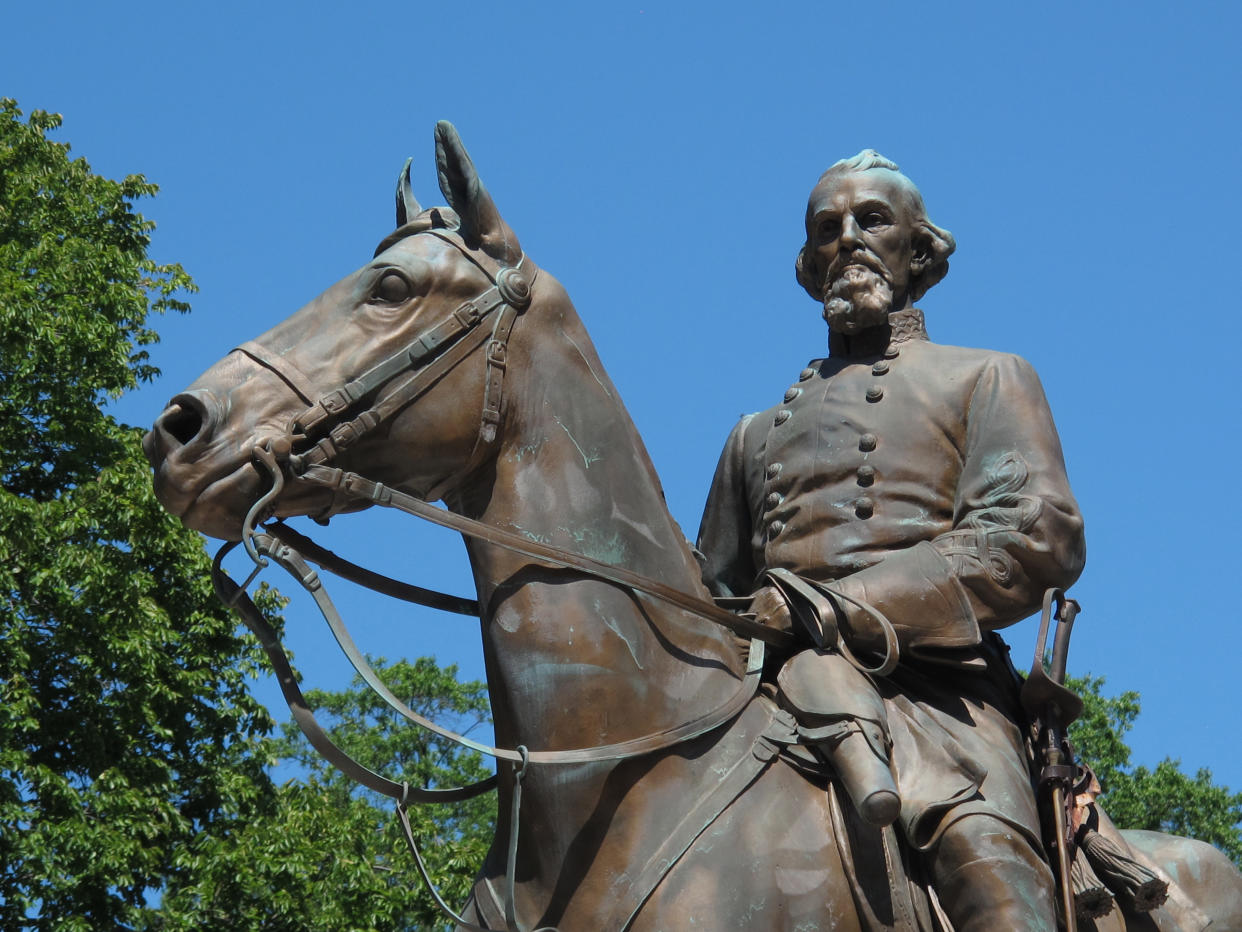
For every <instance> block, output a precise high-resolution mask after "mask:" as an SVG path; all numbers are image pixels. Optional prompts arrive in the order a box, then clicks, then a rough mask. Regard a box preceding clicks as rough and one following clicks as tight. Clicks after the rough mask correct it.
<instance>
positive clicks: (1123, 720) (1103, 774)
mask: <svg viewBox="0 0 1242 932" xmlns="http://www.w3.org/2000/svg"><path fill="white" fill-rule="evenodd" d="M1067 685H1069V686H1070V688H1071V689H1073V690H1074V691H1075V692H1077V693H1078V694H1079V695H1080V696H1082V698H1083V705H1084V708H1083V715H1082V717H1081V718H1080V719H1079V720H1078V721H1077V722H1075V723H1074V724H1073V725H1071V726H1070V740H1071V741H1072V742H1073V743H1074V747H1075V749H1076V751H1077V753H1078V755H1079V757H1081V758H1082V759H1083V760H1084V761H1086V762H1087V763H1088V764H1090V765H1091V768H1092V769H1093V770H1094V771H1095V774H1096V776H1097V777H1099V780H1100V785H1101V786H1102V787H1103V789H1104V794H1103V795H1102V796H1101V797H1100V800H1101V802H1102V803H1103V805H1104V808H1105V810H1106V811H1107V812H1108V815H1109V817H1110V818H1111V819H1112V820H1113V822H1114V823H1116V825H1117V826H1118V827H1120V828H1142V829H1152V830H1154V831H1160V832H1170V833H1172V834H1174V835H1187V836H1189V837H1191V838H1198V839H1201V840H1203V841H1207V842H1211V843H1212V844H1214V845H1216V847H1218V848H1220V849H1221V850H1222V851H1224V852H1225V853H1226V854H1227V855H1229V857H1230V858H1232V859H1233V862H1234V863H1235V864H1238V865H1239V866H1242V793H1234V792H1231V791H1230V790H1229V788H1228V787H1225V786H1220V785H1219V784H1216V783H1214V782H1213V781H1212V772H1211V771H1210V770H1208V769H1206V768H1201V769H1200V770H1198V771H1196V772H1195V774H1194V775H1193V776H1191V775H1190V774H1187V773H1185V772H1184V771H1183V770H1182V768H1181V762H1180V761H1176V760H1172V759H1169V758H1165V759H1164V760H1162V761H1161V762H1160V763H1159V764H1157V765H1156V767H1155V769H1150V768H1148V767H1145V766H1142V765H1139V766H1133V765H1131V763H1130V748H1129V747H1128V746H1127V745H1126V743H1125V736H1126V733H1127V732H1129V730H1130V729H1131V727H1133V725H1134V721H1135V719H1137V718H1138V715H1139V711H1140V706H1139V695H1138V693H1136V692H1123V693H1122V694H1121V695H1119V696H1113V697H1111V698H1110V697H1107V696H1105V695H1104V694H1103V687H1104V678H1103V677H1093V676H1086V677H1082V678H1076V677H1071V678H1070V679H1069V680H1068V681H1067Z"/></svg>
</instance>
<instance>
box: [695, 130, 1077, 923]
mask: <svg viewBox="0 0 1242 932" xmlns="http://www.w3.org/2000/svg"><path fill="white" fill-rule="evenodd" d="M953 249H954V241H953V237H952V235H950V234H949V233H948V232H947V231H945V230H942V229H940V228H938V227H936V226H935V225H933V224H932V223H931V222H930V221H929V220H928V218H927V214H926V211H925V209H924V206H923V201H922V197H921V196H920V194H919V192H918V190H917V188H915V186H914V185H913V184H912V183H911V182H910V181H909V179H907V178H906V177H905V176H904V175H902V174H900V173H899V172H898V170H897V166H896V165H895V164H893V163H892V162H890V161H889V160H887V159H885V158H883V157H882V156H880V155H879V154H877V153H875V152H873V151H870V150H867V151H864V152H862V153H860V154H859V155H857V156H855V157H854V158H851V159H847V160H843V161H841V162H838V163H837V164H835V165H833V166H832V167H831V168H830V169H829V170H828V171H827V172H825V173H824V175H823V176H822V177H821V178H820V180H819V183H818V184H817V185H816V186H815V188H814V190H813V191H812V192H811V196H810V201H809V204H808V206H807V212H806V243H805V245H804V246H803V248H802V251H801V252H800V254H799V255H798V261H797V274H798V281H799V283H800V284H802V286H803V287H804V288H805V289H806V290H807V292H808V293H810V294H811V295H812V297H814V298H815V299H816V300H817V301H821V302H822V304H823V313H824V318H825V320H826V321H827V323H828V328H829V353H828V355H827V356H826V357H825V358H822V359H815V360H812V361H811V362H810V363H809V365H808V366H807V368H805V369H804V370H803V371H802V372H801V374H800V375H799V376H798V378H797V380H796V381H795V382H794V383H793V385H791V386H790V387H789V388H788V390H787V391H786V392H785V395H784V399H783V401H782V402H781V403H780V404H778V405H777V406H775V407H774V408H772V409H770V410H768V411H765V412H762V413H760V414H755V415H751V416H748V417H746V418H743V419H742V421H741V422H740V423H739V424H738V425H737V427H736V428H735V429H734V431H733V433H732V435H731V437H730V438H729V441H728V443H727V445H726V447H725V451H724V453H723V455H722V457H721V461H720V465H719V467H718V469H717V472H716V476H715V479H714V481H713V484H712V488H711V492H710V495H709V498H708V502H707V507H706V511H705V514H704V518H703V525H702V529H701V532H700V538H699V548H700V549H701V550H702V552H703V553H704V554H705V556H706V576H707V579H708V582H709V585H710V586H712V587H713V588H714V589H715V590H716V593H717V594H718V595H734V596H741V595H747V594H750V593H752V592H754V593H756V596H755V601H754V610H755V611H756V612H758V613H759V614H760V615H764V616H768V617H771V618H773V619H776V620H778V621H779V620H782V619H784V618H785V617H786V615H785V612H784V607H785V605H786V603H787V602H792V603H797V602H799V601H803V600H804V599H805V600H809V601H810V602H816V601H818V602H820V603H821V604H824V605H827V606H829V607H828V609H827V610H826V611H825V612H821V613H820V614H819V616H818V617H817V620H816V621H815V623H814V624H799V623H798V622H797V621H796V620H795V622H794V626H795V628H796V629H799V630H800V631H801V632H802V633H804V634H806V635H807V636H806V638H805V643H806V644H807V649H806V650H805V651H804V652H802V653H800V654H797V655H796V656H795V657H794V658H793V659H792V661H790V662H789V663H788V664H787V665H786V666H785V669H784V671H783V672H782V673H781V676H780V680H779V682H780V687H781V692H782V694H783V695H784V697H785V701H786V703H787V704H788V705H789V706H791V711H793V712H794V713H795V715H796V716H797V718H798V720H799V724H800V726H801V730H802V733H803V735H804V737H805V738H806V739H807V740H808V743H810V744H812V745H813V746H816V747H817V749H818V750H819V751H820V753H821V754H822V756H823V757H824V758H825V759H827V760H828V761H830V762H831V763H832V764H833V766H834V769H836V770H837V771H838V772H839V773H840V775H841V777H842V780H843V782H844V783H845V784H846V786H847V788H848V789H849V790H850V795H851V797H852V798H853V799H854V802H855V805H856V806H858V807H859V810H860V812H861V813H862V815H863V816H864V818H866V819H868V820H869V821H871V822H873V823H878V824H886V823H888V822H893V821H896V822H897V828H898V829H899V831H900V834H901V835H902V836H903V838H904V840H905V842H906V843H907V844H908V845H909V846H910V847H911V848H913V849H915V850H917V851H918V852H919V853H920V856H921V860H922V867H923V870H924V871H925V872H926V874H927V876H928V879H929V880H930V882H931V884H932V885H933V887H934V888H935V889H936V890H937V893H938V895H939V898H940V900H941V903H942V905H943V907H944V908H945V910H946V911H947V912H948V914H949V916H950V918H951V919H952V922H953V926H954V928H955V929H957V930H959V932H963V930H968V929H983V928H987V929H1000V928H1005V929H1037V928H1038V929H1044V928H1046V929H1053V928H1055V927H1056V920H1055V918H1054V911H1055V896H1054V880H1053V874H1052V871H1051V870H1050V868H1049V866H1048V864H1047V862H1046V860H1045V857H1044V854H1043V845H1042V843H1041V840H1040V821H1039V816H1038V813H1037V810H1036V804H1035V793H1034V790H1033V785H1032V775H1031V763H1030V760H1031V758H1030V754H1029V752H1028V747H1027V741H1028V733H1027V729H1026V728H1025V727H1024V724H1023V723H1024V717H1023V715H1022V713H1021V711H1020V709H1019V705H1018V694H1017V687H1016V678H1015V676H1014V674H1013V672H1012V669H1011V668H1010V666H1009V662H1008V657H1007V648H1006V646H1005V644H1004V642H1003V641H1001V639H1000V637H999V636H998V635H997V634H996V633H995V632H996V631H997V630H998V629H1000V628H1003V627H1005V626H1007V625H1009V624H1012V623H1014V622H1016V621H1019V620H1020V619H1022V618H1024V617H1026V616H1028V615H1030V614H1032V613H1033V612H1035V611H1036V610H1037V609H1038V608H1039V606H1040V601H1041V597H1042V596H1043V593H1044V591H1045V590H1046V589H1047V588H1049V587H1052V586H1057V587H1065V586H1068V585H1069V584H1071V583H1072V582H1073V581H1074V580H1075V579H1076V578H1077V577H1078V574H1079V573H1080V572H1081V570H1082V567H1083V563H1084V559H1085V545H1084V540H1083V524H1082V518H1081V517H1080V514H1079V511H1078V506H1077V504H1076V503H1075V501H1074V497H1073V495H1072V493H1071V491H1070V487H1069V482H1068V480H1067V478H1066V474H1065V465H1064V460H1063V457H1062V453H1061V446H1060V442H1059V440H1058V438H1057V433H1056V429H1055V427H1054V425H1053V421H1052V417H1051V414H1050V413H1049V410H1048V405H1047V402H1046V400H1045V398H1044V393H1043V390H1042V388H1041V387H1040V383H1039V380H1038V378H1037V376H1036V375H1035V372H1034V370H1033V369H1032V368H1031V366H1030V365H1029V364H1027V363H1026V362H1025V361H1024V360H1022V359H1020V358H1018V357H1016V356H1012V355H1009V354H1005V353H998V352H992V351H987V350H978V349H963V348H959V347H952V346H942V345H938V344H934V343H931V342H929V340H928V336H927V331H926V330H925V328H924V322H923V314H922V312H921V311H919V310H918V309H917V308H915V306H914V302H915V301H917V300H919V299H920V298H921V297H922V296H923V294H924V293H925V292H926V291H927V290H928V289H929V288H930V287H931V286H932V285H934V284H936V283H937V282H938V281H940V279H941V278H943V277H944V275H945V273H946V272H947V270H948V257H949V255H950V253H952V251H953ZM794 614H795V618H796V617H797V616H798V615H799V613H798V612H797V611H795V613H794ZM812 614H815V613H812ZM825 615H826V616H827V617H824V616H825ZM825 626H826V627H827V628H829V629H831V630H832V631H833V632H834V635H835V634H836V632H839V642H836V641H835V639H834V637H825V636H824V629H825ZM886 636H887V639H888V643H886V640H885V637H886ZM838 643H839V644H840V645H841V649H843V650H844V651H845V652H846V653H847V654H850V655H852V656H851V659H854V657H858V658H868V657H876V656H881V655H888V658H889V660H890V661H891V660H892V659H893V657H894V656H899V660H898V661H897V662H896V663H895V665H894V664H893V663H891V662H889V663H887V664H883V666H877V667H872V668H870V669H871V670H873V671H878V672H883V673H885V675H873V676H869V677H868V676H864V675H863V674H860V673H858V672H857V666H864V667H865V665H864V664H862V663H858V664H857V666H855V665H851V664H848V663H845V662H844V661H843V660H842V657H841V651H840V650H838V649H836V648H837V644H838ZM894 643H895V646H896V648H897V650H896V651H894V650H893V645H894ZM888 668H891V669H888ZM858 734H861V735H863V736H864V737H865V738H866V740H865V741H858V740H857V739H855V745H856V747H857V748H858V749H859V750H854V751H850V752H849V753H848V754H846V753H844V749H845V748H846V747H847V744H846V742H847V741H848V739H849V738H850V737H851V736H853V735H858ZM890 765H891V769H890ZM858 780H862V781H863V783H864V784H866V785H863V786H861V788H859V789H855V787H854V786H852V785H851V782H852V781H854V782H857V781H858ZM868 780H869V781H870V782H869V783H868Z"/></svg>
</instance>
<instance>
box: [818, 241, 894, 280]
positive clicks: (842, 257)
mask: <svg viewBox="0 0 1242 932" xmlns="http://www.w3.org/2000/svg"><path fill="white" fill-rule="evenodd" d="M851 265H856V266H860V267H862V268H864V269H867V270H868V271H870V272H874V273H875V274H876V275H879V276H880V277H881V278H883V279H884V281H886V282H888V283H889V284H891V283H892V280H893V276H892V273H891V272H889V270H888V269H887V267H885V265H884V263H883V262H881V261H880V257H879V256H877V255H875V254H874V253H871V252H868V251H867V250H865V249H858V250H855V251H854V252H849V253H838V254H837V256H836V258H834V259H833V260H832V263H831V264H830V265H829V266H828V273H827V275H826V276H825V281H826V282H827V283H828V284H831V283H832V282H834V281H835V280H836V279H838V278H840V277H841V273H842V272H843V271H845V269H847V268H849V267H850V266H851Z"/></svg>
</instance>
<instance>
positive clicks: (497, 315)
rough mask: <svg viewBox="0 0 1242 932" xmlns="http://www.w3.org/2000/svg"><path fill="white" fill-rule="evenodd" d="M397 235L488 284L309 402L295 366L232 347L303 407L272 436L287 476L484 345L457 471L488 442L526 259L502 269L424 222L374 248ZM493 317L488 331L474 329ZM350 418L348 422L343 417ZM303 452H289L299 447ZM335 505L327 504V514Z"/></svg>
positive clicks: (257, 348) (310, 394)
mask: <svg viewBox="0 0 1242 932" xmlns="http://www.w3.org/2000/svg"><path fill="white" fill-rule="evenodd" d="M403 230H409V232H408V233H407V234H406V235H417V234H419V233H426V234H428V235H431V236H435V237H436V238H437V239H440V240H442V241H444V242H445V243H447V244H449V245H450V246H452V247H453V248H455V249H456V250H457V251H458V252H460V253H461V254H462V255H463V256H465V257H466V258H467V259H468V260H469V261H470V262H471V263H472V264H473V265H475V266H476V267H477V268H478V269H479V270H480V271H481V272H483V274H484V275H486V276H487V278H488V281H489V282H491V286H490V287H489V288H487V289H486V290H485V291H484V292H483V293H482V294H480V295H478V296H477V297H475V298H472V299H470V300H468V301H464V302H462V303H461V304H460V305H458V306H457V307H456V308H455V309H454V310H453V312H452V313H451V314H450V315H448V316H447V317H446V318H444V319H443V320H441V321H439V322H437V323H436V324H434V325H432V326H430V327H428V328H427V329H425V330H423V331H422V332H421V333H419V334H418V336H416V337H415V338H414V339H413V340H411V341H410V342H409V343H407V344H406V345H405V346H404V347H403V348H402V349H400V350H398V351H397V352H396V353H393V354H392V355H391V356H389V357H388V358H387V359H385V360H383V361H382V362H380V363H378V364H377V365H375V366H372V367H371V368H370V369H368V370H367V371H366V372H364V373H362V374H361V375H359V376H357V377H356V378H353V379H350V380H349V381H348V382H346V383H344V384H343V385H341V386H340V387H339V388H336V389H334V390H332V391H330V392H328V393H327V394H326V395H322V396H320V397H319V398H318V399H317V400H312V399H314V397H315V389H314V388H313V386H314V382H313V380H312V379H310V378H309V377H308V376H307V375H306V374H305V373H303V372H302V371H301V370H300V369H299V368H298V367H297V364H296V363H294V362H293V361H292V360H290V359H288V358H287V357H285V356H283V355H280V354H278V353H273V352H270V351H269V350H268V349H267V348H266V347H264V346H263V345H262V344H260V343H258V342H256V341H254V340H250V341H247V342H245V343H242V344H241V345H239V346H237V347H235V348H234V352H240V353H243V354H245V355H246V356H248V357H250V358H251V359H253V360H254V361H255V362H257V363H259V364H260V365H262V366H264V367H265V368H267V369H269V370H271V371H272V372H274V373H275V374H276V375H277V376H279V377H280V379H281V380H282V381H283V382H284V383H285V384H286V385H288V386H289V388H291V389H292V390H293V391H294V393H295V394H297V395H298V397H299V398H301V399H302V400H303V401H304V402H305V403H306V404H307V405H308V406H309V407H307V408H306V409H305V410H303V411H302V412H301V413H300V414H298V415H296V416H295V417H294V418H293V419H292V422H291V423H290V426H289V431H288V436H287V437H284V438H274V440H273V452H275V453H276V455H277V457H278V459H282V460H284V459H286V458H287V462H288V467H289V469H290V470H291V471H292V473H293V474H294V475H295V476H300V475H302V474H304V473H305V472H306V470H308V469H309V468H311V467H314V466H324V465H327V464H330V463H331V462H332V461H333V460H334V459H336V458H337V457H338V456H339V455H340V454H341V453H343V452H345V451H346V450H348V449H349V448H350V447H353V446H356V445H357V444H358V443H359V441H361V440H362V439H363V438H364V437H366V436H367V435H368V434H370V433H371V432H373V431H374V430H375V429H376V428H378V427H380V426H382V425H383V424H385V423H387V422H388V421H389V420H391V419H392V418H393V417H394V416H395V415H397V414H398V413H399V412H400V411H402V410H403V409H404V408H406V407H407V406H409V405H410V404H412V403H413V402H414V401H415V400H416V399H417V398H418V397H419V396H420V395H422V394H423V393H425V392H426V391H427V390H428V389H429V388H431V387H432V386H433V385H435V384H436V383H437V382H439V381H440V380H441V379H443V378H444V377H445V376H446V375H447V374H448V373H449V372H450V371H452V370H453V369H454V368H456V367H457V366H458V365H459V364H460V363H461V362H463V361H464V360H466V359H467V358H468V357H470V356H471V355H472V354H473V353H474V351H475V350H476V349H478V348H479V347H480V346H481V345H483V344H484V343H486V344H487V347H486V350H485V353H484V357H485V360H486V372H485V374H484V382H483V410H482V414H481V416H480V422H479V431H478V435H477V437H476V439H475V444H474V448H473V449H472V450H471V453H470V457H469V459H468V461H467V465H466V467H465V468H464V470H463V472H465V473H469V472H470V471H472V470H473V469H474V467H476V466H477V465H478V464H479V462H480V461H482V459H484V457H485V456H486V454H487V451H488V450H489V448H490V447H491V446H492V445H493V444H494V443H495V442H496V437H497V435H498V431H499V428H500V420H501V413H502V411H503V397H504V377H505V369H506V368H507V365H508V346H509V335H510V334H511V333H512V331H513V325H514V323H515V322H516V321H517V319H518V317H519V316H520V315H521V314H522V312H523V311H525V310H526V309H527V308H528V307H529V306H530V301H531V292H532V288H533V287H534V283H535V279H536V277H537V276H538V274H539V273H538V269H536V268H535V267H534V266H533V265H528V263H527V262H526V257H525V256H523V257H522V258H520V259H519V260H518V262H517V264H516V265H513V266H505V265H501V264H500V263H498V262H496V261H495V260H493V259H492V258H491V257H490V256H488V255H487V254H486V253H483V252H480V251H478V250H473V249H471V248H470V247H469V246H468V245H467V244H466V242H465V241H464V240H463V239H462V238H461V236H460V235H459V234H458V233H456V232H455V231H452V230H448V229H441V228H437V227H428V226H427V221H422V222H415V223H411V224H407V225H406V226H405V227H403V228H402V230H398V231H397V234H394V235H393V236H390V237H388V239H386V240H385V241H384V242H383V243H381V244H380V249H378V250H377V251H376V252H377V254H378V252H379V251H380V250H382V249H384V248H387V246H388V245H390V244H391V243H392V242H394V241H395V240H396V239H398V238H404V237H401V236H398V234H401V233H402V232H403ZM493 315H494V322H493V325H492V328H491V331H490V333H489V331H488V330H487V329H486V328H485V327H483V326H482V324H483V323H484V322H485V321H487V320H488V319H489V318H492V317H493ZM385 386H388V387H389V391H388V392H387V394H385V395H384V397H383V398H377V400H376V401H375V402H374V403H372V404H371V406H370V407H368V408H366V409H365V410H362V411H361V412H359V413H357V414H354V413H353V412H355V411H356V410H357V409H358V408H359V407H360V406H361V403H362V402H363V401H365V400H366V399H367V398H369V397H371V396H374V395H377V393H378V392H379V391H380V390H381V389H382V388H384V387H385ZM351 415H352V416H351ZM308 444H309V449H304V452H301V453H294V452H293V450H294V449H296V448H299V447H302V448H305V447H306V446H307V445H308ZM452 478H453V477H446V478H445V479H444V480H443V481H441V482H440V483H438V484H436V485H435V486H433V487H432V488H430V489H428V490H427V492H426V493H425V494H424V496H423V497H424V498H426V499H428V500H429V501H435V500H436V499H438V498H439V497H440V493H442V492H443V490H444V488H445V486H446V485H447V484H448V482H449V481H451V479H452ZM334 505H335V502H333V504H330V505H329V506H328V509H327V512H330V511H331V510H332V508H333V507H334Z"/></svg>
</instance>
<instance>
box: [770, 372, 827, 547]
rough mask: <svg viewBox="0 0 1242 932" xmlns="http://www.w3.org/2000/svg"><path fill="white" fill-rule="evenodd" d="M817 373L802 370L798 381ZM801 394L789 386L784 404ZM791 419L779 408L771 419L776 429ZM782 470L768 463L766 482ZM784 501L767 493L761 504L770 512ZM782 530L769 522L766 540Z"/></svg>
mask: <svg viewBox="0 0 1242 932" xmlns="http://www.w3.org/2000/svg"><path fill="white" fill-rule="evenodd" d="M817 371H818V370H817V369H815V368H813V367H811V366H808V367H807V368H805V369H803V370H802V371H801V372H799V373H798V381H799V382H805V381H806V380H807V379H809V378H810V377H811V376H813V375H814V374H815V373H816V372H817ZM801 394H802V389H801V388H799V387H798V386H797V385H791V386H790V387H789V388H787V389H785V399H784V401H785V404H789V403H790V402H791V401H793V400H794V399H795V398H797V397H798V396H799V395H801ZM791 417H793V412H792V411H790V410H789V409H787V408H781V409H780V410H779V411H777V412H776V417H775V418H773V423H774V424H775V425H776V426H777V427H780V426H781V425H782V424H784V423H785V422H786V421H788V420H789V419H790V418H791ZM784 468H785V466H784V464H783V463H769V464H768V468H767V472H766V475H767V478H768V481H769V482H771V481H772V480H773V479H775V478H776V477H777V476H779V475H780V474H781V470H782V469H784ZM784 501H785V496H784V495H782V494H781V493H780V492H769V493H768V496H767V498H765V499H764V500H763V504H764V507H765V508H766V509H767V510H768V511H769V512H770V511H772V509H774V508H779V507H780V505H781V503H782V502H784ZM783 530H785V522H784V521H781V520H779V519H778V520H775V521H769V522H768V540H773V539H775V538H776V537H779V536H780V533H781V531H783Z"/></svg>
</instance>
